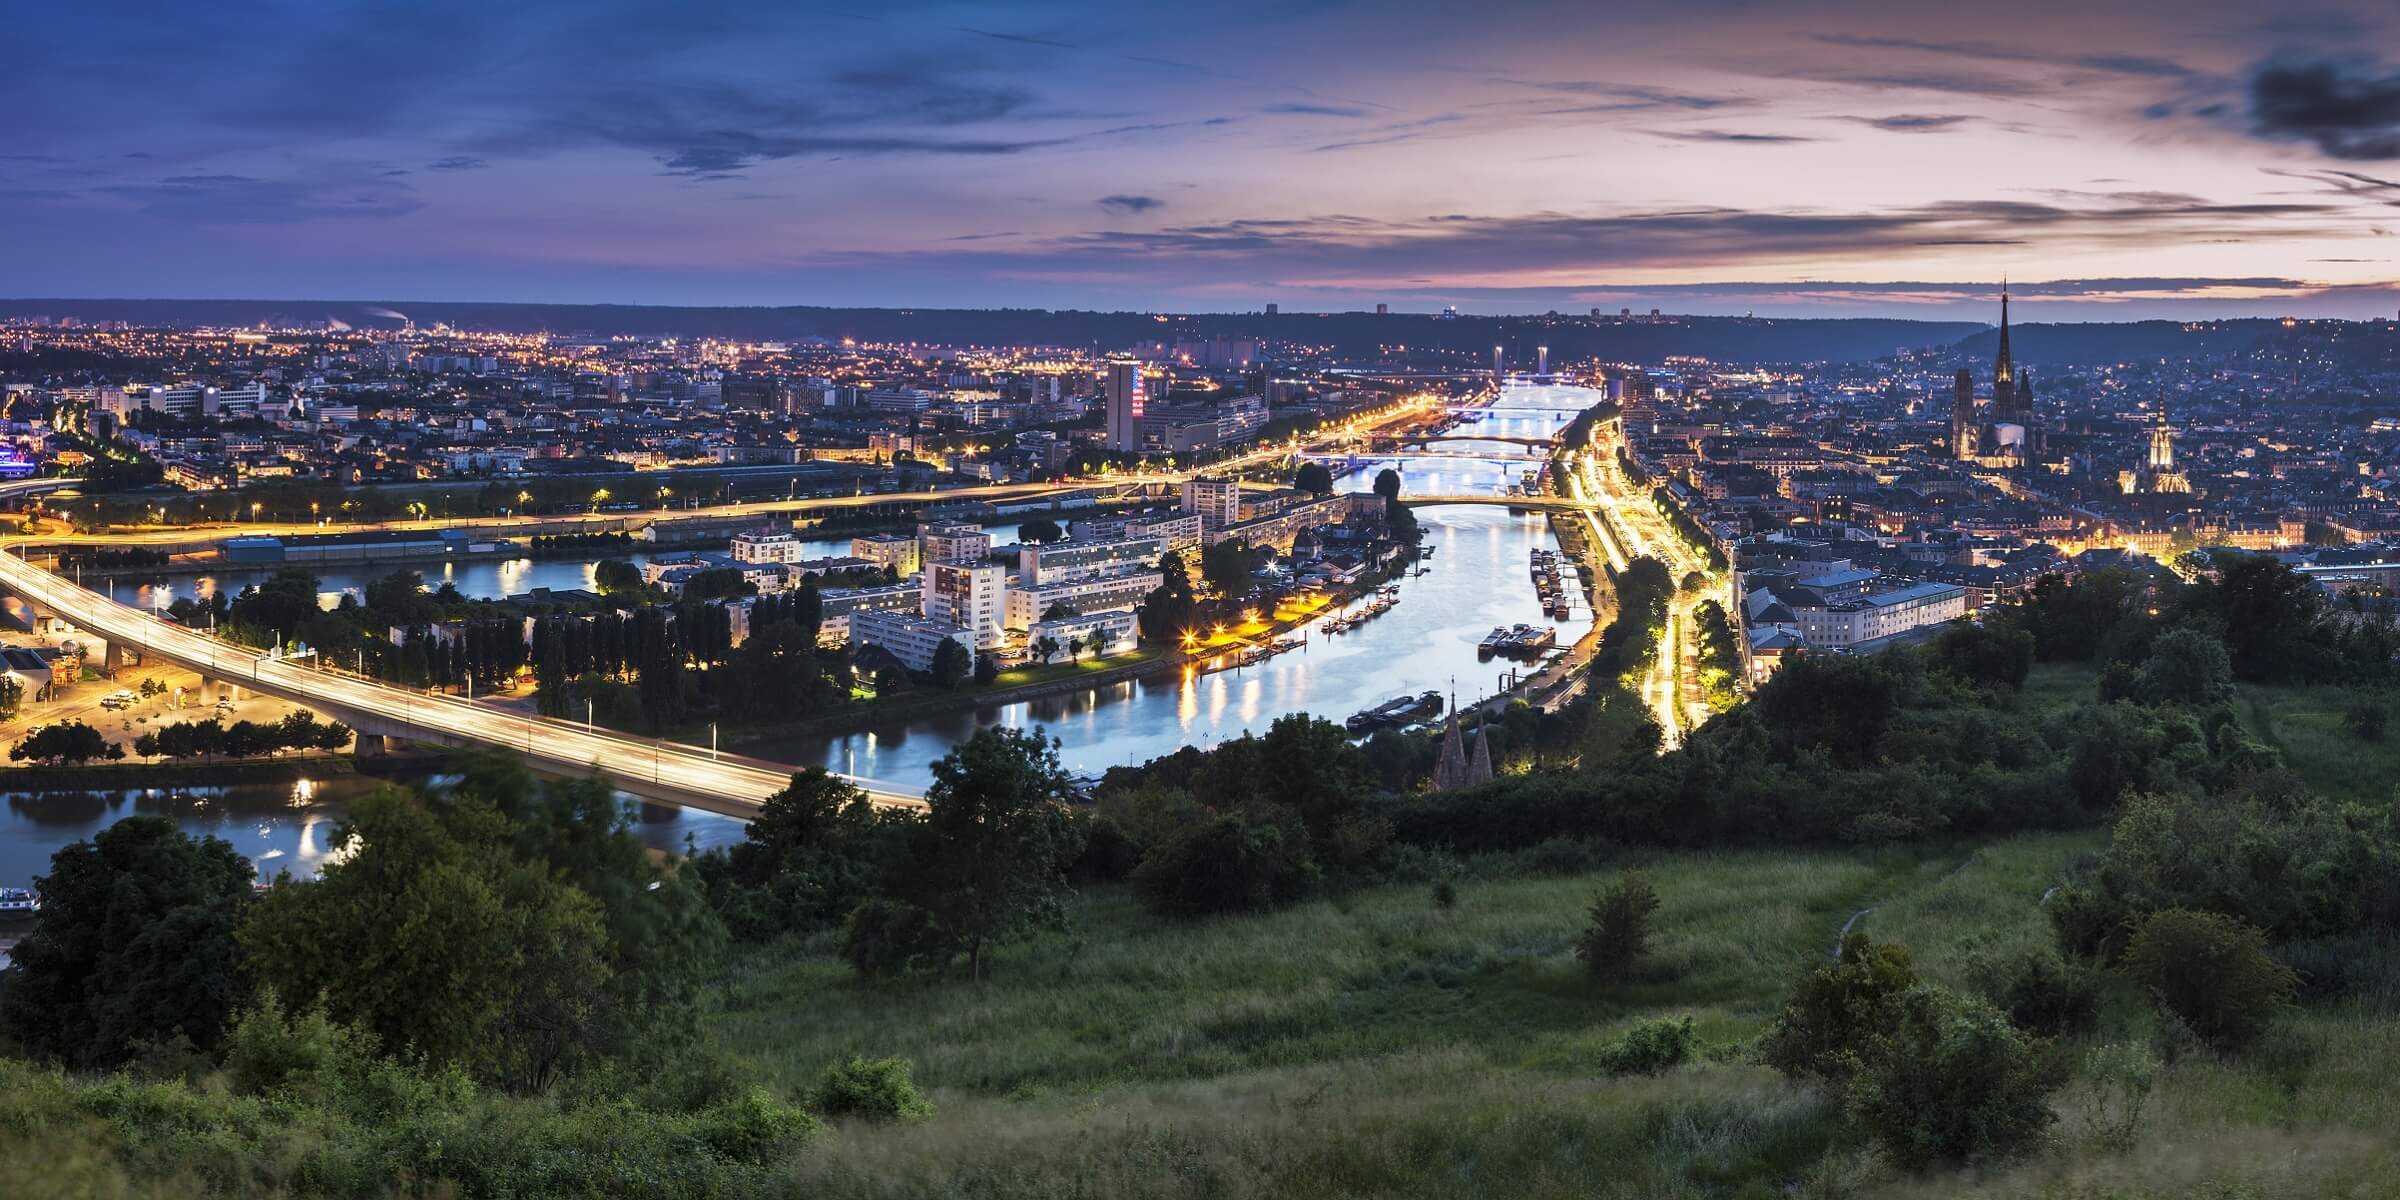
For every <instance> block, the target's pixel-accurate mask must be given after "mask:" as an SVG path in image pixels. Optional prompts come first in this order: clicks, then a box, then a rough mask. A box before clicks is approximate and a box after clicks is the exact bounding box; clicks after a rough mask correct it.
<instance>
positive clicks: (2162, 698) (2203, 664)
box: [2142, 629, 2233, 708]
mask: <svg viewBox="0 0 2400 1200" xmlns="http://www.w3.org/2000/svg"><path fill="white" fill-rule="evenodd" d="M2142 694H2143V696H2144V697H2145V698H2147V699H2148V700H2150V702H2151V703H2154V704H2188V705H2191V706H2192V707H2194V708H2206V707H2208V706H2209V705H2212V704H2222V703H2224V702H2225V701H2227V700H2230V699H2232V698H2233V657H2232V655H2230V654H2228V653H2227V652H2226V650H2225V643H2224V642H2222V641H2219V640H2217V639H2216V638H2214V637H2212V636H2210V635H2209V634H2207V633H2204V632H2202V631H2201V630H2198V629H2171V630H2168V631H2167V632H2166V633H2163V634H2160V635H2159V636H2158V638H2157V639H2156V640H2155V641H2153V642H2151V643H2150V657H2149V658H2148V659H2147V660H2145V661H2144V662H2143V663H2142Z"/></svg>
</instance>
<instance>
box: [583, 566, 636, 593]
mask: <svg viewBox="0 0 2400 1200" xmlns="http://www.w3.org/2000/svg"><path fill="white" fill-rule="evenodd" d="M592 583H593V585H594V586H596V587H598V588H599V589H600V594H601V595H604V596H618V595H625V594H628V593H635V592H640V591H641V590H642V589H643V587H644V586H646V585H644V583H643V582H642V569H641V568H640V567H637V566H635V565H633V564H632V563H630V562H627V561H625V560H624V559H621V558H604V559H601V560H600V562H599V564H598V565H596V566H594V567H593V568H592Z"/></svg>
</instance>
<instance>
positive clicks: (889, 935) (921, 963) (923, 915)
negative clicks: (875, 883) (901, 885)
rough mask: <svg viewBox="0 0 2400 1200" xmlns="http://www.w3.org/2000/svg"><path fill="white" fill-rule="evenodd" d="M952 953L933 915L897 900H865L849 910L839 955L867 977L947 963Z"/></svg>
mask: <svg viewBox="0 0 2400 1200" xmlns="http://www.w3.org/2000/svg"><path fill="white" fill-rule="evenodd" d="M953 957H955V954H954V952H953V950H952V947H951V943H950V941H949V940H948V939H947V938H945V937H944V936H943V935H942V932H941V930H939V929H937V928H935V927H934V922H933V915H932V914H931V913H928V912H926V911H925V910H924V909H922V908H919V907H917V906H916V905H914V904H909V903H906V902H905V901H899V900H869V901H867V902H866V903H864V904H861V905H859V906H858V907H857V908H855V909H853V910H851V913H850V921H849V924H848V925H847V926H846V927H845V931H844V936H843V939H842V959H843V961H845V962H848V963H849V964H850V965H851V966H852V967H854V968H856V969H857V970H858V973H859V974H861V975H865V976H867V977H869V978H875V977H879V976H885V975H898V974H900V973H901V972H903V971H908V970H911V969H914V968H918V967H936V966H942V965H944V964H947V963H948V962H949V961H950V960H951V959H952V958H953Z"/></svg>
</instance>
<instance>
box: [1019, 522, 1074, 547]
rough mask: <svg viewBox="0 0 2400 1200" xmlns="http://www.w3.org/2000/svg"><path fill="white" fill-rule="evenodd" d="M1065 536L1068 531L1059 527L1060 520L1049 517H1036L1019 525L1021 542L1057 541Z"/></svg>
mask: <svg viewBox="0 0 2400 1200" xmlns="http://www.w3.org/2000/svg"><path fill="white" fill-rule="evenodd" d="M1065 536H1067V535H1066V531H1064V530H1062V529H1060V528H1059V527H1058V522H1056V521H1053V520H1051V519H1050V518H1048V517H1035V518H1034V519H1032V520H1030V521H1027V522H1025V523H1024V524H1021V525H1019V526H1017V540H1018V541H1020V542H1034V543H1041V542H1055V541H1058V540H1059V539H1061V538H1063V537H1065Z"/></svg>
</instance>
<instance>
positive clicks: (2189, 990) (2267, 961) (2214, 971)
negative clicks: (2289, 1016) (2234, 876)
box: [2125, 908, 2300, 1050]
mask: <svg viewBox="0 0 2400 1200" xmlns="http://www.w3.org/2000/svg"><path fill="white" fill-rule="evenodd" d="M2125 973H2126V974H2128V975H2130V976H2132V977H2133V978H2134V980H2135V981H2136V982H2138V983H2140V984H2141V985H2142V986H2143V987H2144V988H2145V989H2147V990H2148V991H2149V992H2150V995H2151V996H2152V997H2153V998H2155V999H2156V1000H2157V1002H2158V1005H2159V1007H2160V1008H2163V1009H2166V1010H2167V1011H2169V1012H2172V1013H2174V1014H2175V1015H2176V1016H2178V1017H2181V1018H2182V1019H2183V1021H2184V1023H2185V1024H2187V1025H2189V1026H2191V1028H2192V1031H2193V1032H2194V1033H2197V1034H2199V1035H2200V1036H2201V1037H2203V1038H2205V1039H2207V1040H2208V1041H2209V1042H2210V1043H2212V1044H2214V1045H2217V1046H2222V1047H2225V1048H2227V1049H2234V1050H2238V1049H2241V1048H2242V1047H2244V1046H2247V1045H2249V1044H2250V1043H2252V1042H2255V1041H2257V1040H2258V1036H2259V1035H2260V1034H2262V1033H2265V1032H2266V1031H2267V1027H2268V1026H2269V1025H2272V1024H2273V1023H2274V1021H2275V1018H2276V1017H2277V1016H2279V1015H2281V1014H2282V1013H2283V1011H2284V1010H2285V1009H2287V1008H2290V1007H2291V1005H2292V1000H2293V997H2295V996H2297V995H2298V994H2299V990H2300V981H2299V977H2298V976H2296V975H2294V974H2293V973H2292V969H2291V968H2290V967H2287V966H2285V965H2283V964H2282V963H2280V962H2277V961H2275V958H2274V956H2272V955H2270V954H2268V953H2267V942H2266V937H2265V936H2264V935H2262V934H2261V933H2260V932H2259V931H2258V930H2257V929H2256V928H2254V927H2252V926H2249V925H2246V924H2243V923H2242V922H2240V921H2237V920H2235V919H2233V918H2232V917H2228V916H2225V915H2224V914H2222V913H2213V912H2194V911H2192V910H2190V909H2180V908H2178V909H2169V910H2167V911H2165V912H2161V913H2154V914H2152V915H2151V917H2150V918H2149V919H2148V920H2146V921H2143V922H2142V925H2141V928H2140V929H2139V930H2137V931H2136V932H2135V933H2134V935H2133V942H2132V944H2131V945H2129V946H2128V947H2126V950H2125Z"/></svg>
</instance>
